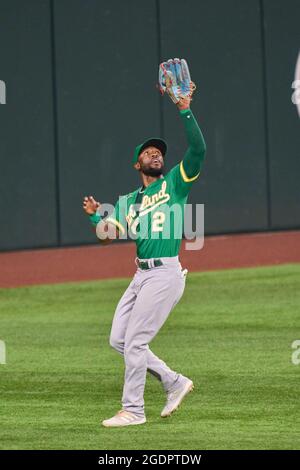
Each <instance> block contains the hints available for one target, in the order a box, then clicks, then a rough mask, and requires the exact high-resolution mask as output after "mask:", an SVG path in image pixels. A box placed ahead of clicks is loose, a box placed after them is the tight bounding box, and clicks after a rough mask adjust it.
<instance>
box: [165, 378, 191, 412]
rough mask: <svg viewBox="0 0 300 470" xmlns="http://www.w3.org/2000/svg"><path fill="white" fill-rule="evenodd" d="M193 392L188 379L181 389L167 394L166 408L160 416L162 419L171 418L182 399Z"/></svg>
mask: <svg viewBox="0 0 300 470" xmlns="http://www.w3.org/2000/svg"><path fill="white" fill-rule="evenodd" d="M193 390H194V384H193V382H192V381H191V380H190V379H188V380H187V382H186V383H185V384H184V385H183V386H182V387H180V388H178V389H176V390H174V392H170V393H168V395H167V403H166V406H165V407H164V409H163V410H162V412H161V414H160V416H161V417H162V418H166V417H167V416H171V414H172V413H173V412H174V411H176V410H177V409H178V408H179V405H180V404H181V402H182V400H183V399H184V397H185V396H186V395H187V394H188V393H190V392H192V391H193Z"/></svg>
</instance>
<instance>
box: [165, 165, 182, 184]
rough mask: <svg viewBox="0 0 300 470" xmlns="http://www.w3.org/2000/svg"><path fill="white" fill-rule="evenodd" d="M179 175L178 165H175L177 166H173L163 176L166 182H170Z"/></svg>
mask: <svg viewBox="0 0 300 470" xmlns="http://www.w3.org/2000/svg"><path fill="white" fill-rule="evenodd" d="M178 174H180V163H177V165H175V166H173V167H172V168H171V169H170V170H169V171H168V173H166V175H165V179H166V180H172V179H174V178H176V177H177V175H178Z"/></svg>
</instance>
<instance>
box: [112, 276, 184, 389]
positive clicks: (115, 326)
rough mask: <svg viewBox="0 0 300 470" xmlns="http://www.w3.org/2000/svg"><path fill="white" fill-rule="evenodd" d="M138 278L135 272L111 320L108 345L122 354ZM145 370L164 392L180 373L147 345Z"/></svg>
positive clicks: (138, 287)
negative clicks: (160, 383)
mask: <svg viewBox="0 0 300 470" xmlns="http://www.w3.org/2000/svg"><path fill="white" fill-rule="evenodd" d="M138 278H139V275H138V274H137V275H136V276H135V277H134V278H133V280H132V281H131V283H130V284H129V286H128V288H127V289H126V291H125V292H124V294H123V296H122V297H121V299H120V301H119V303H118V305H117V308H116V311H115V315H114V318H113V322H112V328H111V333H110V340H109V342H110V345H111V346H112V347H113V348H114V349H115V350H116V351H118V352H119V353H120V354H122V355H124V343H125V335H126V330H127V326H128V322H129V319H130V315H131V312H132V309H133V307H134V305H135V302H136V299H137V295H138V291H139V290H140V285H139V281H138ZM147 370H148V372H150V374H151V375H153V376H154V377H156V378H157V379H158V380H159V381H161V382H162V385H163V388H164V390H165V391H166V392H168V391H169V390H170V389H171V388H172V387H174V384H176V382H177V381H178V380H179V379H180V375H179V374H177V373H176V372H175V371H173V370H172V369H170V367H168V366H167V364H166V363H165V362H164V361H162V360H161V359H159V358H158V357H157V356H156V355H155V354H153V352H152V351H151V350H150V348H149V346H148V345H147Z"/></svg>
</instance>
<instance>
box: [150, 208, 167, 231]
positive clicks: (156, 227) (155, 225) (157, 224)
mask: <svg viewBox="0 0 300 470" xmlns="http://www.w3.org/2000/svg"><path fill="white" fill-rule="evenodd" d="M165 219H166V214H164V213H163V212H155V213H154V214H153V217H152V232H162V231H163V223H164V221H165Z"/></svg>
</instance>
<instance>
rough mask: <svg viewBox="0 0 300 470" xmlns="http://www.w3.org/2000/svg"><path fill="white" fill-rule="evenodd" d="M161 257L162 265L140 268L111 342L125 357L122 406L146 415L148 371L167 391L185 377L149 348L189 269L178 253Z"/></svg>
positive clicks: (122, 304)
mask: <svg viewBox="0 0 300 470" xmlns="http://www.w3.org/2000/svg"><path fill="white" fill-rule="evenodd" d="M160 259H161V260H162V262H163V265H162V266H158V267H153V268H151V269H148V270H141V269H140V268H138V269H137V271H136V273H135V275H134V277H133V279H132V281H131V283H130V284H129V286H128V288H127V289H126V291H125V293H124V294H123V296H122V298H121V300H120V301H119V303H118V306H117V309H116V312H115V315H114V319H113V323H112V329H111V335H110V345H111V346H112V347H113V348H114V349H116V350H117V351H118V352H119V353H121V354H123V355H124V360H125V382H124V388H123V397H122V407H123V409H124V410H126V411H130V412H132V413H135V414H136V415H137V416H144V388H145V382H146V373H147V370H148V371H149V372H150V373H151V374H152V375H154V376H155V377H157V378H158V379H159V380H160V381H161V382H162V385H163V387H164V389H165V391H166V392H169V391H172V390H173V389H175V388H176V385H177V386H178V384H179V382H180V380H181V379H182V376H181V375H180V374H177V373H176V372H174V371H173V370H171V369H170V368H169V367H168V366H167V365H166V364H165V363H164V362H163V361H162V360H161V359H159V358H158V357H157V356H155V354H153V352H152V351H151V350H150V348H149V343H150V341H151V340H152V339H153V338H154V337H155V335H156V334H157V333H158V331H159V330H160V328H161V327H162V326H163V324H164V323H165V321H166V319H167V318H168V316H169V314H170V312H171V310H172V309H173V307H174V306H175V305H176V304H177V302H178V301H179V300H180V298H181V296H182V294H183V291H184V288H185V278H186V272H187V271H186V270H182V268H181V264H180V262H179V260H178V256H176V257H171V258H160ZM140 261H143V260H140ZM147 261H148V262H150V263H151V262H153V260H147Z"/></svg>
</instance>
